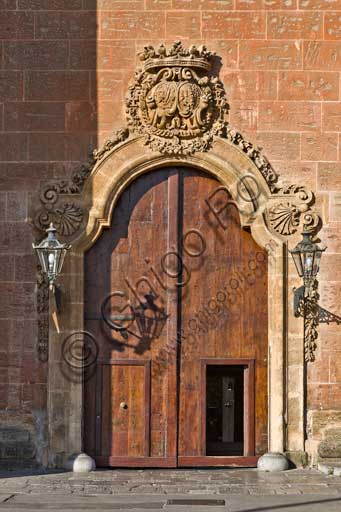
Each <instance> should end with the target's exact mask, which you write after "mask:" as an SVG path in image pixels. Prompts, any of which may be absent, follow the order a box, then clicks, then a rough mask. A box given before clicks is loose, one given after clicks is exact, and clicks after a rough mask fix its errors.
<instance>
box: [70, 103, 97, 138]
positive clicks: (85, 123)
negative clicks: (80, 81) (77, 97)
mask: <svg viewBox="0 0 341 512" xmlns="http://www.w3.org/2000/svg"><path fill="white" fill-rule="evenodd" d="M65 117H66V130H67V131H70V132H72V131H94V130H96V128H97V111H96V106H95V104H94V103H90V102H85V101H72V102H71V101H70V102H68V103H67V104H66V109H65Z"/></svg>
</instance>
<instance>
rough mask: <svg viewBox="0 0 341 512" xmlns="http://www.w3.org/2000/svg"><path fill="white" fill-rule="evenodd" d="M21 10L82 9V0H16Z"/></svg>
mask: <svg viewBox="0 0 341 512" xmlns="http://www.w3.org/2000/svg"><path fill="white" fill-rule="evenodd" d="M18 9H20V10H23V11H39V10H43V11H67V10H72V9H74V10H77V9H82V0H18Z"/></svg>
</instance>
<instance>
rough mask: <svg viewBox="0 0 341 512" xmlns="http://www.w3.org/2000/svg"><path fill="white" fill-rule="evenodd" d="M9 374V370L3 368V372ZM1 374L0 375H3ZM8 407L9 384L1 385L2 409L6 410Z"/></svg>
mask: <svg viewBox="0 0 341 512" xmlns="http://www.w3.org/2000/svg"><path fill="white" fill-rule="evenodd" d="M3 371H4V372H7V368H1V372H3ZM1 372H0V373H1ZM7 406H8V384H5V383H4V384H0V407H1V408H2V409H6V408H7Z"/></svg>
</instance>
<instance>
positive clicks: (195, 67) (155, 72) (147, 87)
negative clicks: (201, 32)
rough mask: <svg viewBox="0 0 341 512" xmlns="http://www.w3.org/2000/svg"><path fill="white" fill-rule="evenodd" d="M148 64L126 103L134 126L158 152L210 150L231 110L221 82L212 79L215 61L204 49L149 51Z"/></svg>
mask: <svg viewBox="0 0 341 512" xmlns="http://www.w3.org/2000/svg"><path fill="white" fill-rule="evenodd" d="M139 56H140V59H141V60H142V61H143V62H144V67H143V69H142V70H137V71H136V74H135V79H134V80H133V82H132V83H131V84H130V86H129V89H128V94H127V98H126V113H127V118H128V125H129V127H130V128H131V130H132V131H133V132H135V133H138V134H142V135H144V137H145V143H146V144H147V145H149V146H150V147H151V148H152V149H153V150H155V151H160V152H161V153H168V154H190V153H194V152H195V151H206V150H207V149H209V147H210V144H211V142H212V139H213V136H214V135H216V134H220V133H221V131H222V130H223V129H224V126H225V122H224V114H225V111H227V108H228V105H227V101H226V99H225V94H224V89H223V86H222V83H221V82H220V81H219V79H218V77H216V76H212V75H210V74H208V70H209V69H210V67H211V61H212V58H213V56H214V54H212V53H211V52H209V51H208V50H207V49H206V48H205V47H204V46H201V47H199V48H196V47H195V46H191V47H190V48H189V49H185V48H183V46H182V45H181V43H180V42H179V41H177V42H175V43H174V44H173V45H172V46H171V48H169V49H166V48H165V46H163V45H160V46H159V48H158V49H157V50H155V49H154V48H153V47H152V46H147V47H145V49H144V51H143V52H142V53H141V54H140V55H139Z"/></svg>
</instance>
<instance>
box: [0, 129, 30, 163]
mask: <svg viewBox="0 0 341 512" xmlns="http://www.w3.org/2000/svg"><path fill="white" fill-rule="evenodd" d="M27 149H28V144H27V135H26V133H6V132H5V133H2V134H1V137H0V155H1V160H2V161H3V162H8V161H13V160H16V161H20V160H27Z"/></svg>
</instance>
